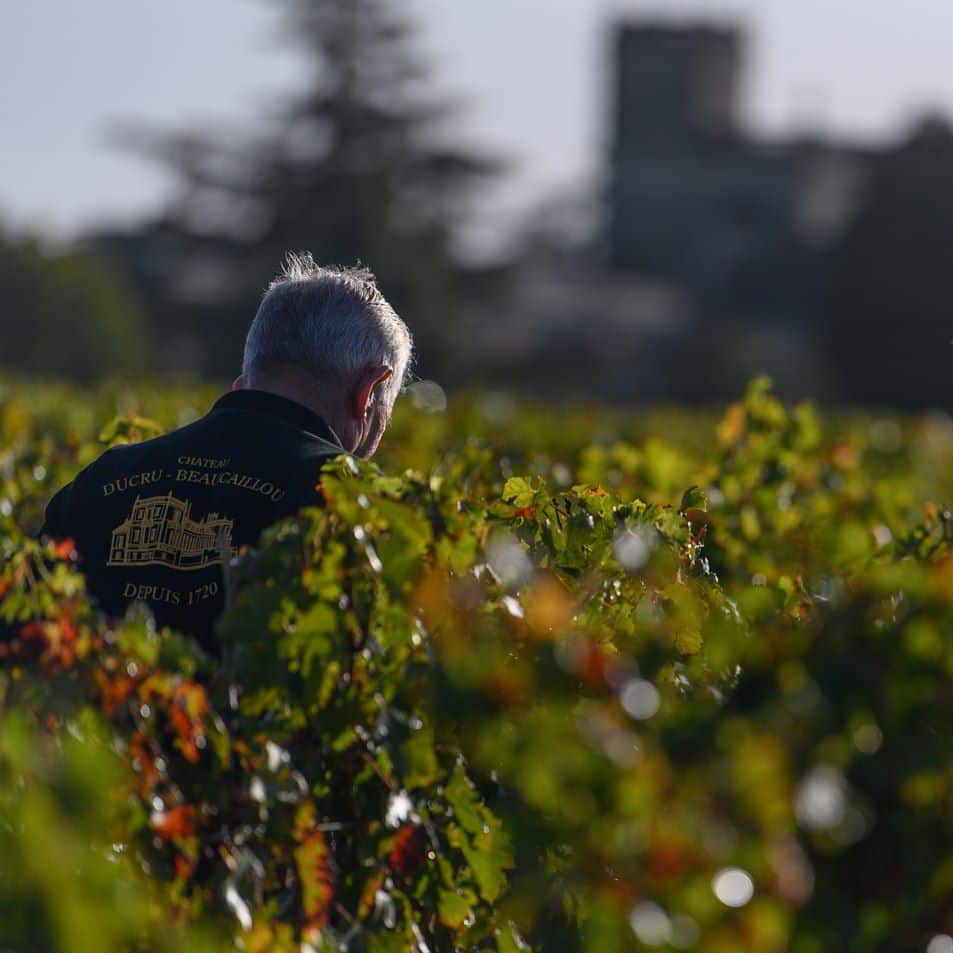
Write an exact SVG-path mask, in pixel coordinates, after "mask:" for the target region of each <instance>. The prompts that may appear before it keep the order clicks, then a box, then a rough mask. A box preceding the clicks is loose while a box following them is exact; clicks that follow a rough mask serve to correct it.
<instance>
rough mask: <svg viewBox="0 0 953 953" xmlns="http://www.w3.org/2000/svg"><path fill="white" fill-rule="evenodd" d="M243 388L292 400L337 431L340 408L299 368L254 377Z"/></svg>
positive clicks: (289, 368)
mask: <svg viewBox="0 0 953 953" xmlns="http://www.w3.org/2000/svg"><path fill="white" fill-rule="evenodd" d="M245 386H246V387H247V388H248V389H250V390H262V391H266V392H267V393H269V394H276V395H277V396H278V397H284V398H285V399H287V400H293V401H294V402H295V403H297V404H301V405H302V406H303V407H307V408H308V410H310V411H311V412H312V413H315V414H317V415H318V416H319V417H320V418H321V419H322V420H323V421H324V422H325V423H326V424H328V426H330V427H331V428H332V429H333V430H335V431H338V423H339V417H340V408H338V407H337V406H336V404H335V401H334V400H333V399H330V398H329V397H328V395H327V394H326V393H324V392H323V391H322V389H321V388H320V387H319V386H318V383H317V381H315V379H314V378H313V377H312V376H311V375H310V374H308V373H307V372H305V371H304V370H301V369H300V368H296V367H288V368H283V369H282V370H281V371H278V372H275V373H272V374H260V375H256V376H255V377H254V378H252V379H251V380H250V381H247V380H246V381H245Z"/></svg>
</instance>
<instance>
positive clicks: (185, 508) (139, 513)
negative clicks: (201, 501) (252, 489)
mask: <svg viewBox="0 0 953 953" xmlns="http://www.w3.org/2000/svg"><path fill="white" fill-rule="evenodd" d="M191 508H192V504H191V503H190V502H188V501H186V500H178V499H176V498H175V497H174V496H173V495H172V494H171V493H169V494H167V495H166V496H150V497H146V498H145V499H143V498H141V497H136V501H135V503H133V504H132V512H131V513H130V514H129V516H127V517H126V519H124V520H123V521H122V522H121V523H120V524H119V525H118V526H117V527H116V528H115V529H114V530H113V533H112V543H111V545H110V547H109V559H108V560H107V562H106V565H108V566H169V567H170V568H172V569H205V568H207V567H208V566H217V565H221V564H222V563H223V562H224V560H225V558H226V557H228V556H230V555H231V552H232V524H233V521H232V520H230V519H228V518H226V517H224V516H219V514H218V513H209V515H208V516H206V517H205V519H203V520H195V519H192V516H191V512H190V511H191Z"/></svg>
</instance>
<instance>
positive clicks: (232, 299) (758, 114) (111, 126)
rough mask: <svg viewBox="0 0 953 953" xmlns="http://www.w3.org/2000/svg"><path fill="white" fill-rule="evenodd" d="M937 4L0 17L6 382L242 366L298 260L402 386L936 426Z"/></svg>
mask: <svg viewBox="0 0 953 953" xmlns="http://www.w3.org/2000/svg"><path fill="white" fill-rule="evenodd" d="M951 31H953V7H950V6H949V5H947V4H941V3H937V2H936V0H908V2H906V3H904V4H902V5H896V4H880V3H875V4H871V3H870V2H869V0H841V2H840V3H838V4H836V5H835V4H830V3H829V2H828V0H747V2H744V0H736V2H727V0H725V2H715V0H712V2H701V0H695V2H689V0H664V3H661V2H659V3H655V4H649V3H639V2H620V0H520V2H518V3H511V2H506V3H504V2H503V0H484V2H483V3H480V4H457V3H454V4H449V3H441V2H439V0H347V2H345V0H202V2H201V3H198V4H196V3H194V2H187V0H166V2H165V3H163V4H145V3H136V2H132V3H130V2H129V0H87V2H86V3H84V4H80V5H77V4H64V3H62V2H58V0H32V2H31V3H29V4H16V5H8V6H7V7H6V8H5V10H4V12H3V15H2V29H0V121H2V127H3V133H4V136H3V151H2V160H0V169H2V173H3V174H2V176H0V367H2V368H4V369H8V370H12V371H14V372H19V373H24V374H36V375H56V376H63V377H69V378H73V379H77V380H81V381H93V380H96V379H99V378H103V377H115V376H117V375H121V376H126V377H135V376H149V377H152V376H171V377H175V378H179V379H186V380H189V379H203V380H214V381H217V380H221V381H223V382H224V381H227V380H230V379H231V378H232V377H233V376H234V375H235V374H236V373H237V370H238V367H239V363H240V356H241V346H242V341H243V338H244V334H245V331H246V330H247V327H248V324H249V322H250V320H251V318H252V316H253V315H254V312H255V309H256V307H257V303H258V299H259V297H260V294H261V291H262V288H263V286H264V285H265V284H266V283H267V281H268V280H269V278H270V277H272V276H273V275H274V273H275V272H276V271H277V270H278V267H279V265H280V262H281V259H282V257H283V255H284V253H285V252H286V251H288V250H303V249H307V250H310V251H312V252H313V253H314V255H315V257H316V258H317V259H318V260H319V261H324V262H343V263H350V262H353V261H355V260H358V259H359V260H361V261H363V262H365V263H366V264H367V265H369V266H370V267H371V268H372V269H373V270H374V271H375V273H376V274H377V276H378V279H379V283H380V285H381V287H382V289H383V290H384V292H385V294H386V295H387V296H388V297H389V298H390V299H391V301H392V302H393V303H394V304H395V306H396V307H397V308H398V310H399V311H400V313H401V314H402V315H403V316H404V317H405V319H406V320H407V321H408V323H409V324H410V325H411V326H412V328H413V330H414V331H415V333H416V336H417V338H418V342H419V352H420V353H419V363H418V368H417V372H418V374H419V375H420V376H421V377H424V378H433V379H435V380H437V381H439V382H440V383H441V384H442V385H443V386H444V387H446V388H447V389H448V390H451V391H452V390H456V389H461V388H465V387H473V386H478V385H479V386H490V387H494V388H500V387H502V388H506V389H509V390H512V391H515V392H523V393H530V394H533V395H535V396H540V397H551V398H560V399H569V398H578V397H586V398H601V399H608V400H613V401H619V402H631V401H651V402H668V401H680V402H687V403H698V402H704V401H708V400H720V399H724V398H726V397H734V396H736V395H737V394H739V393H740V392H741V390H742V389H743V386H744V383H745V381H746V380H747V379H748V378H750V377H752V376H753V375H755V374H757V373H761V372H766V373H768V374H770V375H771V376H773V377H774V378H775V380H776V382H777V384H778V388H779V391H780V393H781V394H782V396H785V397H788V398H795V397H801V396H810V397H813V398H815V399H817V400H819V401H820V402H822V403H826V404H850V405H859V404H872V405H880V406H891V407H897V408H903V409H914V408H937V409H941V410H949V409H953V408H951V404H953V390H951V387H950V386H949V382H948V379H947V377H948V368H949V366H950V358H951V356H953V351H951V338H953V324H951V321H950V309H951V302H953V126H951V124H950V118H949V117H950V116H953V69H950V66H949V52H948V48H947V47H948V43H947V38H948V37H949V36H950V35H951Z"/></svg>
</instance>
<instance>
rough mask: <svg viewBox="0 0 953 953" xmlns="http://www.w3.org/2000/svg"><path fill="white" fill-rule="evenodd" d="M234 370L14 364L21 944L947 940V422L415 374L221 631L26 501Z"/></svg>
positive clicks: (8, 562) (11, 908) (0, 691)
mask: <svg viewBox="0 0 953 953" xmlns="http://www.w3.org/2000/svg"><path fill="white" fill-rule="evenodd" d="M210 396H211V394H210V393H198V392H189V391H180V392H176V391H173V392H169V393H166V394H165V395H164V396H162V395H160V394H158V393H156V392H153V391H146V390H144V391H143V392H141V393H138V394H137V393H136V392H135V391H130V390H128V389H126V388H123V387H119V386H115V387H113V388H110V389H105V390H102V391H100V392H98V393H96V394H94V395H90V396H89V397H87V398H86V399H83V400H80V399H77V395H76V394H75V393H74V392H72V391H68V390H61V389H58V388H57V387H56V386H54V385H49V386H47V387H43V388H40V387H38V386H35V385H33V386H31V385H26V384H22V383H21V384H8V385H6V386H5V388H4V389H3V390H2V391H0V437H2V443H0V448H2V449H0V559H2V571H0V632H2V636H3V637H2V640H0V654H2V659H0V930H3V931H5V935H3V937H2V941H3V944H5V945H6V946H10V947H12V948H16V949H21V948H23V949H31V950H32V949H37V950H41V949H42V950H47V949H48V950H70V949H86V948H90V949H92V948H97V949H148V950H153V949H165V948H169V949H173V948H175V949H182V950H191V949H195V950H199V949H201V950H205V949H222V950H224V949H229V948H234V947H235V944H237V945H238V948H240V949H243V950H247V951H266V950H267V951H271V950H277V951H281V950H289V951H290V950H300V951H309V950H310V951H313V950H326V951H335V950H351V951H353V950H366V951H371V953H373V951H377V953H389V951H394V953H397V951H412V950H419V951H423V950H429V951H432V953H443V951H450V950H496V951H499V953H512V951H516V950H522V949H537V950H547V951H548V950H553V951H557V950H558V951H586V953H611V951H626V950H643V949H659V950H699V951H702V953H722V951H725V953H728V951H741V950H746V951H764V953H774V951H777V953H781V951H785V950H791V951H796V953H812V951H818V953H821V951H828V950H838V949H851V950H870V951H874V950H878V951H880V950H885V951H908V950H918V949H919V950H927V949H928V946H930V945H931V944H932V947H930V948H931V950H932V951H934V953H935V951H936V950H937V949H941V948H942V949H946V948H947V947H945V946H942V944H943V943H945V942H946V941H945V939H944V937H945V936H946V935H947V934H949V933H950V932H953V919H951V915H953V876H951V871H953V829H951V826H950V823H949V816H950V815H949V811H950V805H951V804H953V771H951V758H953V735H951V729H950V727H949V726H950V725H951V724H953V682H951V675H953V554H951V551H950V540H951V537H953V518H951V516H950V514H949V513H947V512H946V511H945V510H944V509H943V508H942V506H939V505H937V504H936V503H934V502H927V503H924V501H925V500H927V499H928V498H937V497H940V498H942V495H943V494H944V493H946V492H947V488H948V485H947V483H945V482H944V480H948V479H949V478H948V477H945V475H944V469H946V470H947V471H948V469H949V464H950V463H951V462H953V438H951V436H950V427H949V424H947V423H946V422H944V421H943V420H941V419H937V418H929V419H921V420H902V419H893V418H889V417H874V418H860V417H853V418H843V419H837V420H834V419H828V418H823V417H819V416H818V415H817V414H816V413H815V412H814V411H813V410H812V409H811V408H809V407H807V406H803V407H798V408H794V409H789V408H785V407H784V406H782V405H781V404H780V403H779V402H778V401H777V400H776V399H775V398H774V397H773V396H772V394H771V392H770V389H769V387H768V386H767V385H766V384H765V383H764V382H756V383H755V384H753V385H752V386H751V387H750V388H749V391H748V394H747V396H746V398H745V400H744V401H742V402H740V403H738V404H737V405H734V406H732V407H730V408H728V409H727V411H726V412H725V413H724V414H723V415H722V416H721V417H720V422H719V418H717V417H715V416H714V415H704V414H703V415H696V416H692V415H686V414H681V413H677V412H671V413H668V414H654V415H650V416H648V417H646V418H644V419H641V418H629V417H627V416H626V415H623V414H621V413H619V412H609V411H604V412H603V411H599V410H593V411H585V410H582V409H578V408H577V409H568V410H566V411H565V412H564V413H559V414H557V413H549V414H546V413H544V412H542V411H540V410H533V409H532V408H527V409H522V408H519V407H516V406H514V405H512V404H510V403H509V402H507V401H506V400H505V399H503V398H501V397H499V396H489V397H488V396H482V397H474V398H472V399H470V400H465V401H460V402H458V403H457V404H456V405H455V406H451V409H450V411H449V412H448V413H445V414H441V415H439V416H438V415H433V416H428V415H426V414H424V413H423V412H422V411H418V410H415V409H414V408H413V407H412V406H410V404H411V401H410V400H408V401H406V403H407V405H408V406H405V407H403V408H402V410H401V414H400V416H399V419H398V420H397V422H396V424H395V426H394V429H393V430H392V432H391V434H390V435H389V438H388V445H387V446H386V447H385V448H384V451H383V454H382V461H381V462H382V467H381V468H378V467H377V466H375V465H371V464H358V463H354V462H352V461H350V460H346V459H341V460H337V461H335V462H333V463H331V464H329V465H328V466H327V467H326V470H325V473H324V476H323V479H322V486H323V491H324V497H325V500H326V506H325V507H324V508H323V509H318V510H311V511H307V512H304V513H303V514H301V516H300V517H299V518H297V519H294V520H290V521H287V522H285V523H283V524H280V525H279V526H277V527H275V528H273V529H272V530H270V531H268V532H267V533H266V535H265V537H264V538H263V540H262V541H261V545H260V546H259V547H258V548H257V549H255V550H253V551H249V552H247V553H245V554H244V555H243V556H242V557H241V558H240V559H239V560H237V561H236V563H235V565H234V566H232V567H231V568H230V569H229V571H228V579H227V582H228V589H229V592H230V600H229V603H230V604H229V608H228V610H227V611H226V614H225V616H224V617H223V619H222V621H221V623H220V626H219V635H220V638H221V642H222V645H223V653H224V654H223V659H222V660H221V661H218V660H214V659H209V658H207V657H205V656H204V655H203V654H202V652H201V651H200V650H199V649H198V648H197V647H196V646H195V645H194V644H192V643H191V642H190V641H189V640H188V639H186V638H184V637H182V636H180V635H177V634H176V633H172V632H166V631H161V632H160V631H156V630H155V627H154V625H153V624H152V622H151V620H150V618H149V616H148V614H147V613H145V612H143V611H140V610H138V609H134V610H133V611H131V612H130V614H129V616H128V617H127V618H126V619H124V620H106V619H103V618H102V617H101V616H100V615H99V614H98V612H97V610H96V609H95V606H92V605H90V603H89V601H88V600H87V599H86V598H85V596H84V589H83V582H82V577H81V576H80V575H79V573H78V571H77V568H78V567H77V562H76V559H77V556H76V553H75V552H74V551H73V547H72V545H71V543H70V542H69V541H51V542H48V543H45V544H42V545H41V544H39V543H36V542H33V541H32V540H31V538H30V536H31V533H33V532H35V530H36V527H37V526H38V525H39V521H40V518H41V513H42V504H43V502H44V501H45V499H46V498H47V497H48V495H49V494H50V492H51V490H52V489H53V488H55V487H56V486H58V485H59V484H61V483H62V482H63V481H64V480H66V479H68V478H69V476H70V475H71V474H72V473H73V472H75V470H76V469H77V468H78V467H79V466H81V465H83V464H84V463H85V462H87V461H88V460H90V459H92V458H93V457H95V456H96V455H97V454H98V453H99V452H101V450H102V449H103V447H104V446H105V445H106V444H107V443H109V442H114V441H117V440H136V439H142V438H144V437H148V436H150V435H151V434H152V433H154V432H155V431H156V429H161V428H164V427H168V426H172V425H175V424H176V423H180V422H183V421H184V420H187V419H189V418H190V417H193V416H195V415H196V414H197V413H199V412H201V411H202V410H204V408H205V406H207V404H208V402H209V398H210ZM117 413H120V414H121V415H122V418H121V419H120V420H113V423H112V424H111V425H109V426H107V425H108V424H109V422H110V420H111V419H113V418H114V417H115V415H116V414H117ZM149 418H155V419H156V420H157V421H158V423H157V424H152V423H151V422H150V419H149ZM86 937H93V938H95V939H94V940H93V941H92V942H93V945H92V946H90V945H88V944H87V943H86V940H85V938H86ZM951 942H953V941H951ZM163 944H164V945H163Z"/></svg>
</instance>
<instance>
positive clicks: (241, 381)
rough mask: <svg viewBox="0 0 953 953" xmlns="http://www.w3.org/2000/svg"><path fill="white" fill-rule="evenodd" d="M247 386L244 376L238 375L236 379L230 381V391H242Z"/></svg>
mask: <svg viewBox="0 0 953 953" xmlns="http://www.w3.org/2000/svg"><path fill="white" fill-rule="evenodd" d="M247 386H248V385H247V384H246V383H245V375H244V374H239V375H238V377H236V378H235V380H233V381H232V390H244V389H245V388H246V387H247Z"/></svg>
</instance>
